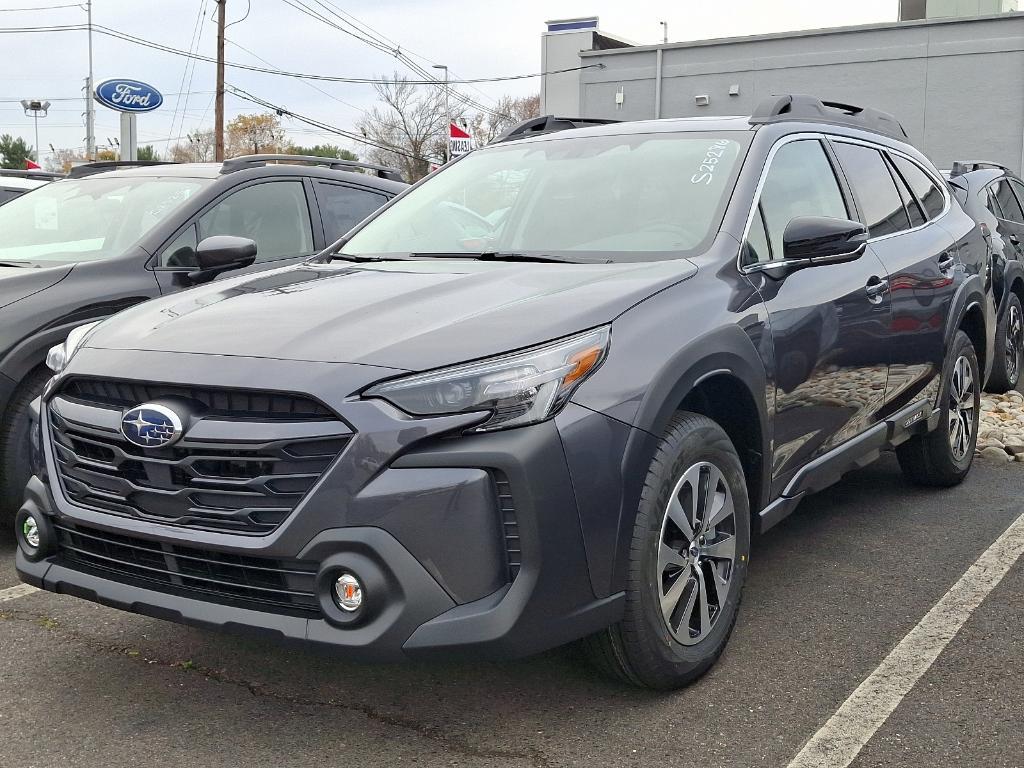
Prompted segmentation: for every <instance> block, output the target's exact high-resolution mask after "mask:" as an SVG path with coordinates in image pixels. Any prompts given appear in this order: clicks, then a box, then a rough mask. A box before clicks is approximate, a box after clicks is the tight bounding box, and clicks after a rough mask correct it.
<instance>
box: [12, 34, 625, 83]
mask: <svg viewBox="0 0 1024 768" xmlns="http://www.w3.org/2000/svg"><path fill="white" fill-rule="evenodd" d="M92 26H93V31H95V32H98V33H99V34H101V35H106V36H107V37H113V38H116V39H118V40H123V41H125V42H129V43H133V44H135V45H140V46H143V47H145V48H152V49H154V50H158V51H162V52H164V53H171V54H174V55H176V56H185V57H188V58H193V59H197V60H198V61H205V62H208V63H216V59H214V58H213V57H211V56H203V55H202V54H192V53H189V52H188V51H183V50H181V49H180V48H174V47H172V46H169V45H163V44H162V43H153V42H149V41H147V40H144V39H142V38H140V37H136V36H135V35H130V34H127V33H124V32H118V31H117V30H114V29H110V28H109V27H104V26H102V25H100V24H93V25H92ZM86 29H87V27H86V25H84V24H66V25H55V26H50V27H0V34H21V33H33V32H82V31H85V30H86ZM224 65H225V66H228V67H232V68H234V69H242V70H246V71H249V72H260V73H263V74H266V75H277V76H279V77H291V78H297V79H300V80H319V81H323V82H329V83H353V84H356V85H390V84H391V83H393V82H394V79H388V78H373V77H339V76H334V75H314V74H310V73H307V72H290V71H286V70H277V69H269V68H267V67H257V66H253V65H251V64H238V63H235V62H230V61H226V62H224ZM604 66H605V65H604V64H587V65H584V66H580V67H567V68H566V69H552V70H548V71H546V72H531V73H529V74H525V75H504V76H498V77H473V78H464V79H461V80H449V85H469V84H472V83H500V82H508V81H511V80H527V79H530V78H534V77H542V76H543V75H559V74H563V73H565V72H578V71H580V70H583V69H604ZM406 82H407V83H409V85H435V86H436V85H444V80H438V79H436V78H431V79H429V80H428V79H423V80H407V81H406Z"/></svg>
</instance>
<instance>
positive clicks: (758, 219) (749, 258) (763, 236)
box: [743, 205, 772, 264]
mask: <svg viewBox="0 0 1024 768" xmlns="http://www.w3.org/2000/svg"><path fill="white" fill-rule="evenodd" d="M771 258H772V252H771V248H770V247H769V245H768V231H767V230H766V229H765V225H764V214H763V213H762V212H761V206H760V205H758V206H757V211H756V212H755V213H754V218H753V220H752V221H751V222H750V230H749V231H748V232H747V242H746V243H745V244H744V246H743V263H744V264H757V263H758V262H760V261H771Z"/></svg>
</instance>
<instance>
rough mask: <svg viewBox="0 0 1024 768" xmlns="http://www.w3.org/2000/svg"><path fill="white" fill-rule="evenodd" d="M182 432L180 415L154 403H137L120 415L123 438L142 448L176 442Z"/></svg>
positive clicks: (159, 446)
mask: <svg viewBox="0 0 1024 768" xmlns="http://www.w3.org/2000/svg"><path fill="white" fill-rule="evenodd" d="M183 432H184V430H183V429H182V426H181V417H179V416H178V414H176V413H175V412H174V411H172V410H171V409H170V408H168V407H167V406H164V405H157V404H156V403H144V404H143V405H137V406H135V407H134V408H131V409H129V410H127V411H125V412H124V416H122V417H121V434H122V435H124V437H125V440H127V441H128V442H129V443H132V444H133V445H138V446H140V447H142V448H163V447H165V446H168V445H170V444H171V443H174V442H176V441H177V440H178V439H179V438H180V437H181V435H182V433H183Z"/></svg>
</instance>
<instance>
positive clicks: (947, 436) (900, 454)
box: [896, 331, 981, 487]
mask: <svg viewBox="0 0 1024 768" xmlns="http://www.w3.org/2000/svg"><path fill="white" fill-rule="evenodd" d="M939 402H940V412H941V417H940V419H939V426H938V427H937V428H936V429H934V430H932V431H931V432H929V433H928V434H927V435H916V436H914V437H912V438H911V439H910V440H908V441H907V442H905V443H903V444H902V445H900V446H899V447H897V448H896V458H897V459H899V462H900V469H902V470H903V474H904V475H905V476H906V477H907V479H909V480H910V481H911V482H914V483H917V484H918V485H929V486H936V487H948V486H952V485H958V484H959V483H960V482H962V481H963V479H964V478H965V477H967V473H968V472H969V471H970V469H971V463H972V462H973V461H974V446H975V445H976V444H977V441H978V422H979V419H980V417H981V373H980V372H979V370H978V357H977V355H976V354H975V352H974V345H973V344H971V340H970V339H969V338H968V336H967V334H966V333H964V332H963V331H957V333H956V336H955V337H954V338H953V344H952V347H951V349H950V353H949V356H948V357H947V358H946V364H945V366H944V369H943V372H942V383H941V386H940V388H939Z"/></svg>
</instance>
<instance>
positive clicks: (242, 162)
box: [220, 155, 405, 182]
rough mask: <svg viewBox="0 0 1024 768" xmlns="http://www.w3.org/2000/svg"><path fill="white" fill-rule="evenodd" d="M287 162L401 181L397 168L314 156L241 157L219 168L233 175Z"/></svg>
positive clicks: (228, 161) (400, 174) (233, 158)
mask: <svg viewBox="0 0 1024 768" xmlns="http://www.w3.org/2000/svg"><path fill="white" fill-rule="evenodd" d="M282 161H287V162H289V163H306V164H309V165H323V166H326V167H327V168H331V169H333V170H347V169H352V170H356V169H358V170H366V171H376V173H377V175H378V176H379V177H380V178H382V179H388V180H389V181H402V182H404V181H405V179H403V178H402V172H401V171H399V170H398V169H397V168H390V167H388V166H386V165H377V164H375V163H364V162H363V161H361V160H341V159H339V158H335V157H318V156H315V155H242V156H240V157H232V158H230V159H228V160H225V161H224V163H223V164H222V165H221V167H220V172H221V173H234V172H235V171H241V170H242V169H244V168H257V167H259V166H262V165H266V164H267V163H274V162H282Z"/></svg>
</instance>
